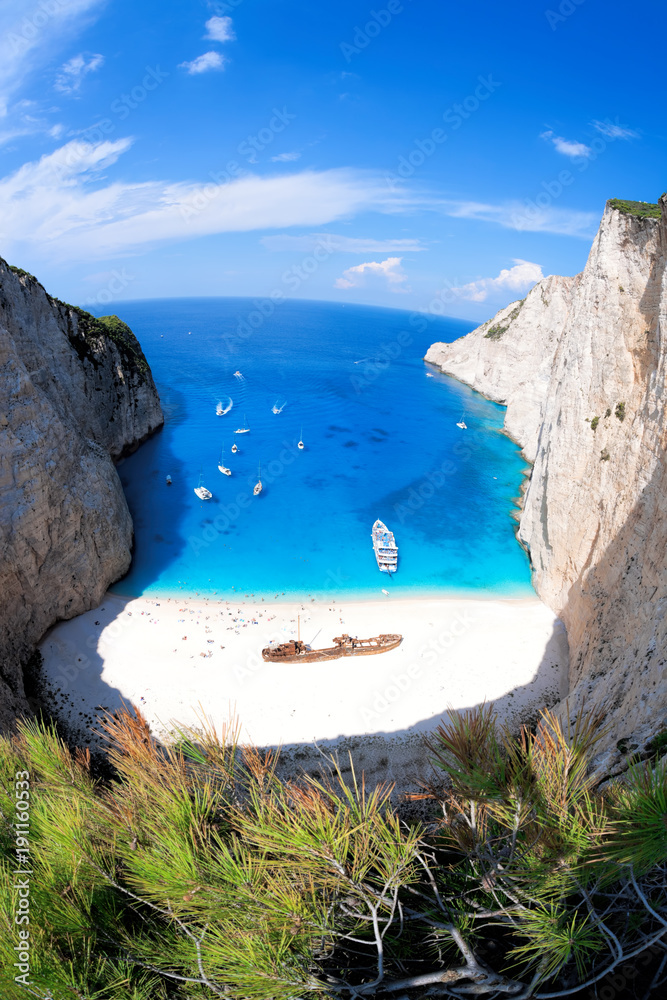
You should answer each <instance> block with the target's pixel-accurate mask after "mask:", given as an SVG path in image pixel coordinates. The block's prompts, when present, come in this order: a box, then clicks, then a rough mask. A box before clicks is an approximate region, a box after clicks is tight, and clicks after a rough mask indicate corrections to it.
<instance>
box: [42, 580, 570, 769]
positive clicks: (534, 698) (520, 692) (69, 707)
mask: <svg viewBox="0 0 667 1000" xmlns="http://www.w3.org/2000/svg"><path fill="white" fill-rule="evenodd" d="M298 616H300V620H301V636H302V638H303V639H304V640H306V641H307V642H310V643H312V645H313V646H327V645H330V644H331V640H332V638H333V636H335V635H340V634H341V633H344V632H347V633H349V634H350V635H356V636H359V637H368V636H371V635H377V634H379V633H381V632H387V631H392V632H394V631H397V632H400V633H402V634H403V636H404V640H403V643H402V644H401V646H400V647H399V648H398V649H395V650H391V651H390V652H387V653H383V654H381V655H377V656H367V657H362V658H342V659H339V660H335V661H333V662H325V663H309V664H283V665H276V664H271V663H266V662H264V661H263V660H262V658H261V650H262V648H263V647H264V646H265V645H267V644H268V643H269V642H270V641H272V640H279V641H282V640H285V639H287V638H291V637H294V636H296V632H297V618H298ZM40 649H41V652H42V656H43V660H44V673H45V679H46V680H47V682H48V684H49V686H50V688H51V690H52V697H53V700H54V703H55V705H56V706H57V710H58V712H59V714H60V715H61V717H62V718H63V719H64V720H66V721H67V722H68V723H69V724H70V726H71V727H72V728H73V729H74V730H77V731H79V732H80V733H81V737H82V738H83V739H88V738H90V733H89V732H87V730H88V727H89V726H90V725H91V724H94V722H95V719H96V717H97V716H98V715H99V714H100V713H101V712H102V711H103V710H106V709H108V710H112V711H113V710H115V709H117V708H119V707H120V705H121V704H122V702H123V701H125V702H132V703H134V704H135V705H137V706H139V707H140V708H141V709H142V711H143V712H144V714H145V715H146V716H147V718H148V719H149V721H150V723H151V726H152V728H153V730H154V731H155V732H156V734H159V735H164V734H165V733H168V732H169V731H171V730H173V728H174V726H175V725H176V724H178V723H182V724H195V725H196V724H197V722H198V719H199V718H201V715H202V714H203V713H206V715H207V716H209V717H210V718H211V719H212V720H213V721H215V722H216V723H217V724H220V723H224V722H226V721H228V720H229V718H230V717H231V716H233V715H234V714H236V715H237V716H238V718H239V720H240V722H241V726H242V738H243V739H244V740H248V741H251V742H253V743H255V744H257V745H260V746H276V745H283V746H284V747H285V748H286V752H287V754H288V756H289V755H290V754H291V755H292V756H293V758H294V759H299V760H306V759H307V758H308V757H309V752H308V745H310V746H311V747H312V746H314V745H315V744H317V745H318V746H319V747H320V748H324V749H327V750H330V749H332V748H338V749H348V748H350V749H352V750H354V751H355V753H354V756H355V758H356V759H358V758H359V755H360V756H361V758H362V766H363V767H364V768H365V770H366V771H367V772H369V773H370V772H374V771H375V769H376V767H377V766H380V769H381V768H382V767H384V768H385V770H386V767H387V766H389V768H390V771H393V770H394V768H395V767H396V765H400V767H401V770H404V769H405V767H408V769H409V770H410V772H411V773H414V771H415V769H418V768H419V766H420V761H422V759H423V757H424V753H423V745H422V740H421V735H422V734H424V733H428V732H429V731H431V730H432V729H433V728H434V727H435V726H436V725H437V724H438V722H439V721H440V719H441V718H442V716H443V715H445V714H446V713H447V711H448V710H450V709H465V708H470V707H472V706H474V705H477V704H479V703H480V702H482V701H487V702H489V701H491V702H494V704H495V706H496V709H497V711H498V713H499V716H500V717H501V718H502V719H506V720H508V721H509V722H512V723H519V722H520V721H522V720H523V719H527V718H531V717H533V716H534V715H535V713H536V711H538V710H539V708H541V707H542V706H544V705H546V704H553V703H554V702H555V701H557V700H558V698H559V697H560V696H561V695H562V694H563V693H564V684H565V680H566V674H567V639H566V636H565V631H564V629H563V626H562V625H561V623H560V622H559V621H558V620H557V619H556V618H555V616H554V615H553V613H552V612H551V611H550V610H549V609H548V608H547V607H546V606H545V605H544V604H542V603H541V602H540V601H539V600H538V599H537V598H535V599H522V600H463V599H461V600H452V599H447V600H396V599H392V598H385V599H383V600H381V601H373V602H358V603H350V604H348V603H340V604H339V603H336V604H330V603H329V604H315V603H311V604H294V603H290V604H285V603H283V604H281V603H278V601H274V602H271V603H269V602H263V603H261V604H250V603H237V602H228V601H224V600H221V601H214V600H201V599H192V598H189V599H187V600H183V599H178V598H159V599H158V598H155V599H154V598H145V597H143V598H132V599H131V598H123V597H120V596H117V595H112V594H107V596H106V598H105V600H104V602H103V604H101V605H100V606H99V607H98V608H96V609H94V610H93V611H90V612H88V613H87V614H84V615H81V616H79V617H78V618H75V619H73V620H71V621H68V622H61V623H60V624H58V625H56V626H55V627H54V628H53V629H52V630H51V631H50V632H49V634H48V635H47V636H46V637H45V639H44V640H43V642H42V644H41V647H40ZM313 752H314V753H315V754H317V753H319V751H318V750H314V751H313Z"/></svg>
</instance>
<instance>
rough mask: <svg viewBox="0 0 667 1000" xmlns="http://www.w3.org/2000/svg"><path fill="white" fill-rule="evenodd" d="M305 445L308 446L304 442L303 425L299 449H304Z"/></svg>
mask: <svg viewBox="0 0 667 1000" xmlns="http://www.w3.org/2000/svg"><path fill="white" fill-rule="evenodd" d="M305 447H306V446H305V444H304V443H303V427H302V428H301V436H300V437H299V443H298V444H297V448H298V449H299V451H303V449H304V448H305Z"/></svg>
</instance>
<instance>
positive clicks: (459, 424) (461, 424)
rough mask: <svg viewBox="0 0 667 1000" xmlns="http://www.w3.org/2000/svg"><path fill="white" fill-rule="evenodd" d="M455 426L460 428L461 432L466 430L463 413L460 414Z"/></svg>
mask: <svg viewBox="0 0 667 1000" xmlns="http://www.w3.org/2000/svg"><path fill="white" fill-rule="evenodd" d="M456 426H457V427H460V428H461V430H462V431H467V430H468V425H467V423H466V422H465V413H462V414H461V419H460V420H457V422H456Z"/></svg>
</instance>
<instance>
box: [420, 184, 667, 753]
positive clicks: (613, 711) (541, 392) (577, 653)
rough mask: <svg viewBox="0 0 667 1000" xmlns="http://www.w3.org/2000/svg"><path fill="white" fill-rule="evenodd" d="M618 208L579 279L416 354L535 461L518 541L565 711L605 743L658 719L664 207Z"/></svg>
mask: <svg viewBox="0 0 667 1000" xmlns="http://www.w3.org/2000/svg"><path fill="white" fill-rule="evenodd" d="M616 204H619V203H614V202H609V203H608V204H607V207H606V210H605V213H604V216H603V219H602V222H601V225H600V229H599V232H598V234H597V236H596V238H595V241H594V243H593V246H592V249H591V252H590V255H589V258H588V262H587V264H586V267H585V269H584V271H583V272H582V273H581V274H580V275H577V277H575V278H558V277H549V278H545V279H544V280H543V281H541V282H539V283H538V284H537V285H536V286H535V287H534V288H533V289H532V291H531V292H530V293H529V294H528V295H527V296H526V298H525V300H523V302H514V303H512V304H511V305H510V306H508V307H507V308H506V309H503V310H501V312H499V313H498V314H497V315H496V316H495V317H494V318H493V319H492V320H490V321H489V322H487V323H484V324H483V325H482V326H481V327H479V328H478V329H477V330H475V331H473V332H472V333H471V334H469V335H468V336H467V337H464V338H462V339H461V340H458V341H456V342H455V343H453V344H434V345H433V346H432V347H431V348H430V349H429V351H428V354H427V356H426V359H427V361H430V362H432V363H433V364H436V365H438V366H439V367H440V368H441V369H442V371H444V372H446V373H448V374H451V375H454V376H456V377H457V378H459V379H461V380H462V381H464V382H467V383H468V384H470V385H471V386H473V387H474V388H475V389H477V390H479V391H480V392H482V393H484V394H485V395H487V396H489V397H491V398H492V399H494V400H497V401H498V402H502V403H505V404H506V405H507V414H506V429H507V430H508V432H509V433H510V434H511V435H512V436H513V437H514V438H515V440H517V441H518V442H519V444H520V445H521V446H522V447H523V449H524V452H525V454H526V457H527V458H529V459H530V460H531V461H532V462H534V466H533V471H532V475H531V477H530V481H529V483H528V487H527V492H526V495H525V502H524V507H523V511H522V514H521V520H520V526H519V535H520V538H521V541H522V542H523V543H524V544H525V546H526V548H527V550H528V552H529V554H530V559H531V563H532V567H533V576H534V583H535V587H536V589H537V592H538V594H539V595H540V596H541V597H542V599H543V600H544V601H545V602H546V603H547V604H549V605H550V606H551V607H552V608H553V609H554V610H555V611H556V612H557V613H558V614H559V615H560V616H561V617H562V619H563V621H564V622H565V625H566V627H567V631H568V636H569V641H570V651H571V662H570V694H569V707H570V713H571V714H572V713H574V712H575V711H576V710H577V709H578V708H579V707H581V706H585V707H590V706H592V705H593V704H599V705H601V706H603V707H604V709H605V710H606V712H607V715H608V719H609V722H610V723H611V728H610V735H609V737H608V739H607V741H608V743H609V744H612V743H615V742H616V741H618V740H619V738H624V737H632V736H634V737H635V739H636V740H637V741H639V740H641V739H644V738H646V737H647V736H648V735H650V734H651V733H652V732H655V731H656V730H657V729H661V728H664V727H665V725H667V717H666V716H667V667H666V665H665V659H666V655H667V642H666V640H667V627H666V625H665V611H666V610H667V567H666V562H667V560H666V555H667V464H666V461H665V446H666V445H667V428H666V427H665V419H664V411H665V374H666V373H665V366H666V363H667V343H666V336H667V315H666V311H667V287H666V282H665V277H664V272H665V263H666V261H667V218H666V207H667V199H666V197H665V196H663V198H662V199H661V201H660V209H661V212H658V211H657V206H654V207H653V208H652V209H651V207H650V206H643V207H642V205H641V204H638V203H620V205H621V207H615V205H616Z"/></svg>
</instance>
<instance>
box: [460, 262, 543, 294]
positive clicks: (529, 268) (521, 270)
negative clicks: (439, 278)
mask: <svg viewBox="0 0 667 1000" xmlns="http://www.w3.org/2000/svg"><path fill="white" fill-rule="evenodd" d="M543 277H544V275H543V274H542V268H541V267H540V265H539V264H533V263H531V262H530V261H529V260H521V259H520V258H518V257H515V258H514V267H510V268H506V267H505V268H503V269H502V271H501V272H500V274H499V275H497V277H495V278H479V279H478V280H477V281H471V282H469V283H468V284H467V285H461V286H460V287H458V288H452V289H451V291H452V292H453V293H454V294H456V295H458V296H459V297H460V298H462V299H468V300H469V301H470V302H484V300H485V299H487V298H488V297H489V295H491V296H493V295H495V294H497V293H499V292H505V291H508V290H509V291H512V292H522V291H527V290H528V289H529V288H532V287H533V285H534V284H535V283H536V282H537V281H540V280H541V279H542V278H543Z"/></svg>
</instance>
